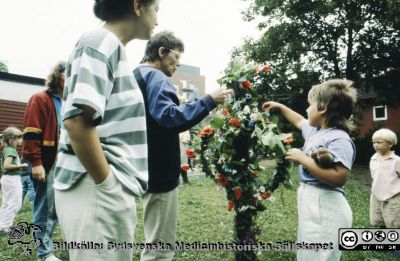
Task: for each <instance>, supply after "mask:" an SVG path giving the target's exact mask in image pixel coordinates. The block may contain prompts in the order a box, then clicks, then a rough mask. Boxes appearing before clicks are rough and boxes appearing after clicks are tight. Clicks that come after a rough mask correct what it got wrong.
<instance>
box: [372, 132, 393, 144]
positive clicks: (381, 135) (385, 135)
mask: <svg viewBox="0 0 400 261" xmlns="http://www.w3.org/2000/svg"><path fill="white" fill-rule="evenodd" d="M377 139H382V140H384V141H387V142H389V143H390V144H392V145H396V144H397V136H396V133H394V132H393V131H391V130H389V129H379V130H377V131H375V132H374V134H373V135H372V140H373V141H374V140H377Z"/></svg>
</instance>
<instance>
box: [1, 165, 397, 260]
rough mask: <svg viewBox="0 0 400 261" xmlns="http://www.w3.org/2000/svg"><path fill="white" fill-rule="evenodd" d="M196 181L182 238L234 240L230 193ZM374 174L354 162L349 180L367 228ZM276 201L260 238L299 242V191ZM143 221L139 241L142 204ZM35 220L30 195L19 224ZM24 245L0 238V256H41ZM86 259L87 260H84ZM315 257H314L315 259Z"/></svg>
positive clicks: (223, 255)
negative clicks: (23, 251) (26, 250)
mask: <svg viewBox="0 0 400 261" xmlns="http://www.w3.org/2000/svg"><path fill="white" fill-rule="evenodd" d="M292 173H293V180H294V183H295V187H297V184H298V180H297V169H296V168H295V169H293V172H292ZM190 181H191V185H181V186H180V199H179V201H180V202H179V203H180V207H179V212H180V214H179V220H178V232H177V241H181V242H185V243H194V242H200V243H204V242H210V243H216V242H225V243H229V242H231V241H232V237H233V230H232V220H233V216H234V213H233V212H228V211H227V210H226V199H225V192H224V190H223V189H219V188H218V187H216V186H215V184H214V183H213V182H212V181H211V180H209V179H208V178H204V177H202V176H200V177H190ZM370 182H371V180H370V176H369V173H368V168H366V167H359V166H358V167H355V168H354V170H353V172H352V174H351V177H350V180H349V182H348V183H347V185H346V191H347V198H348V201H349V203H350V206H351V208H352V210H353V227H355V228H367V227H370V224H369V190H370ZM274 196H275V201H274V202H273V203H268V206H267V210H266V211H264V212H263V213H260V214H259V216H258V221H257V222H258V224H259V226H260V228H261V230H262V233H261V235H260V237H259V241H260V242H265V243H275V242H278V241H289V242H295V241H296V229H297V213H296V212H297V211H296V190H295V189H293V190H287V189H284V188H280V189H279V190H278V191H277V192H275V193H274ZM137 206H138V208H137V210H138V223H137V230H136V239H135V241H136V242H143V241H144V239H143V226H142V222H141V221H142V206H141V203H140V201H139V202H138V204H137ZM20 221H26V222H29V223H30V222H31V207H30V205H29V203H27V200H25V202H24V205H23V208H22V209H21V211H20V212H19V213H18V215H17V218H16V221H15V223H17V222H20ZM53 238H54V241H59V242H60V241H62V237H61V233H60V228H59V227H57V229H56V231H55V235H54V237H53ZM20 252H21V247H20V246H8V243H7V238H5V237H2V238H0V260H1V261H5V260H36V259H35V258H34V256H33V255H32V256H28V257H25V256H21V255H20V254H19V253H20ZM55 254H56V255H57V256H58V257H60V258H61V259H62V260H68V253H67V252H65V251H57V252H55ZM232 257H233V253H232V252H230V251H210V250H207V251H204V250H203V251H192V250H190V251H177V252H176V255H175V260H231V259H232ZM258 258H259V259H260V260H268V261H269V260H296V254H295V252H294V251H276V250H269V251H262V252H259V255H258ZM134 260H139V252H138V251H136V252H134ZM342 260H351V261H360V260H371V261H372V260H385V261H386V260H389V261H390V260H396V259H395V258H394V255H393V252H372V251H371V252H368V251H344V252H343V255H342ZM83 261H85V260H83ZM310 261H313V260H310Z"/></svg>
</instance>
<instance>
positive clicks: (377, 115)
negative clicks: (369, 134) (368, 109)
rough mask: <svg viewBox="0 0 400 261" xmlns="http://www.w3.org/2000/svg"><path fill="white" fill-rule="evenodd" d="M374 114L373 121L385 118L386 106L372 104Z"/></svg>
mask: <svg viewBox="0 0 400 261" xmlns="http://www.w3.org/2000/svg"><path fill="white" fill-rule="evenodd" d="M372 111H373V114H374V121H384V120H387V107H386V105H385V106H374V107H373V108H372Z"/></svg>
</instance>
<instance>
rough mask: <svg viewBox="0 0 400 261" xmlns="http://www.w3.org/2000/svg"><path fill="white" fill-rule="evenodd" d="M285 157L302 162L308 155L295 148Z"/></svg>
mask: <svg viewBox="0 0 400 261" xmlns="http://www.w3.org/2000/svg"><path fill="white" fill-rule="evenodd" d="M285 159H287V160H291V161H294V162H297V163H300V164H301V163H302V162H303V161H304V159H307V155H306V154H305V153H304V152H302V151H301V150H299V149H296V148H293V149H290V150H288V151H287V153H286V157H285Z"/></svg>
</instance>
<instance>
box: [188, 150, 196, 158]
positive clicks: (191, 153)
mask: <svg viewBox="0 0 400 261" xmlns="http://www.w3.org/2000/svg"><path fill="white" fill-rule="evenodd" d="M186 157H188V158H194V157H196V153H195V152H194V150H192V149H186Z"/></svg>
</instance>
